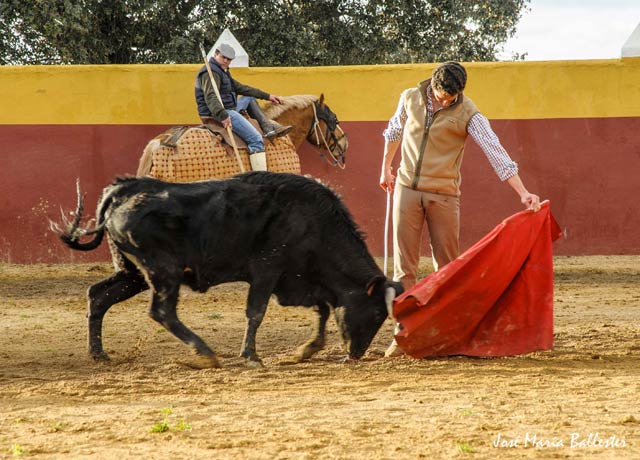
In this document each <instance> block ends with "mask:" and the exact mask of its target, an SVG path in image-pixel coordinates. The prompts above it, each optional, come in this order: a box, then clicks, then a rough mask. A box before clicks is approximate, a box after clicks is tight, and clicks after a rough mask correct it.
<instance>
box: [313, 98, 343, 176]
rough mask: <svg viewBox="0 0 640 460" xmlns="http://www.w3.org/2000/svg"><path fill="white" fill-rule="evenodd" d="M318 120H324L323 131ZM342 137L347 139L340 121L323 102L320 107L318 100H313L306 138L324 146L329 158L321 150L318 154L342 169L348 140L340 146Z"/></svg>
mask: <svg viewBox="0 0 640 460" xmlns="http://www.w3.org/2000/svg"><path fill="white" fill-rule="evenodd" d="M320 120H322V121H324V124H325V125H326V127H327V129H325V132H324V133H323V132H322V129H321V128H320ZM338 130H339V132H340V136H337V135H336V131H338ZM314 137H315V139H314ZM327 139H328V141H327ZM342 139H345V140H347V134H346V133H345V132H344V131H343V130H342V128H341V127H340V122H339V121H338V117H337V116H336V114H335V113H333V112H332V111H331V110H330V109H329V108H328V107H327V106H326V105H324V104H323V105H322V107H320V105H319V104H318V101H314V102H313V120H311V126H310V127H309V132H307V140H308V141H309V143H311V144H313V145H315V146H316V147H319V148H322V147H324V148H325V149H327V152H329V156H330V157H331V158H329V157H328V156H327V155H325V154H324V152H322V151H321V152H320V156H323V157H325V158H326V159H327V161H328V162H329V164H330V165H331V166H338V167H340V168H341V169H344V168H345V166H346V164H345V161H346V153H347V147H348V141H347V145H346V146H345V148H342V146H341V145H340V141H341V140H342ZM336 151H337V152H336Z"/></svg>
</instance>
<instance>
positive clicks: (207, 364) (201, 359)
mask: <svg viewBox="0 0 640 460" xmlns="http://www.w3.org/2000/svg"><path fill="white" fill-rule="evenodd" d="M180 363H181V364H184V365H185V366H188V367H190V368H192V369H219V368H221V367H222V363H221V362H220V360H219V359H218V357H217V356H216V355H196V356H193V357H191V358H188V359H185V360H183V361H180Z"/></svg>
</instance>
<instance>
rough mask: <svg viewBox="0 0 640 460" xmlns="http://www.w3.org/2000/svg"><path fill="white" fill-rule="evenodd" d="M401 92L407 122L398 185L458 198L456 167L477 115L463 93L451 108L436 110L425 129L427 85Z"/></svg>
mask: <svg viewBox="0 0 640 460" xmlns="http://www.w3.org/2000/svg"><path fill="white" fill-rule="evenodd" d="M430 82H431V80H425V81H423V82H421V83H420V84H419V85H418V87H417V88H409V89H407V90H405V91H404V92H403V93H402V96H401V97H402V99H403V101H404V109H405V111H406V112H407V121H406V123H405V125H404V133H403V136H402V160H401V162H400V168H399V170H398V182H399V183H400V184H402V185H404V186H405V187H410V188H412V189H415V190H420V191H423V192H434V193H442V194H445V195H453V196H458V195H460V181H461V177H460V166H461V164H462V155H463V153H464V143H465V141H466V139H467V134H468V133H467V125H468V124H469V120H471V117H472V116H473V115H474V114H476V113H477V112H478V109H477V108H476V106H475V104H474V103H473V101H472V100H471V99H469V98H467V97H464V95H463V94H460V95H459V97H458V100H457V101H456V102H455V103H454V104H453V105H451V106H449V107H446V108H443V109H440V110H438V111H436V113H434V115H433V119H432V121H431V126H427V92H426V90H427V86H428V85H429V84H430Z"/></svg>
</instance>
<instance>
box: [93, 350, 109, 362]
mask: <svg viewBox="0 0 640 460" xmlns="http://www.w3.org/2000/svg"><path fill="white" fill-rule="evenodd" d="M89 356H91V359H93V360H94V361H95V362H97V363H105V362H108V361H111V358H109V355H108V354H106V353H105V352H104V351H101V352H99V353H92V352H89Z"/></svg>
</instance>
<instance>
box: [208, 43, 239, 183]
mask: <svg viewBox="0 0 640 460" xmlns="http://www.w3.org/2000/svg"><path fill="white" fill-rule="evenodd" d="M200 52H201V53H202V59H204V65H205V66H207V72H209V79H211V86H213V90H214V91H215V92H216V97H217V98H218V101H220V105H223V104H222V98H221V97H220V91H219V90H218V85H216V81H215V79H214V78H213V71H212V70H211V66H210V65H209V59H207V53H206V51H205V50H204V46H202V43H200ZM227 134H228V135H229V139H231V146H232V147H233V153H234V154H235V156H236V160H238V166H239V167H240V172H245V169H244V165H243V164H242V159H241V158H240V153H239V152H238V146H237V145H236V139H235V137H233V131H232V130H231V124H228V125H227Z"/></svg>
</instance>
